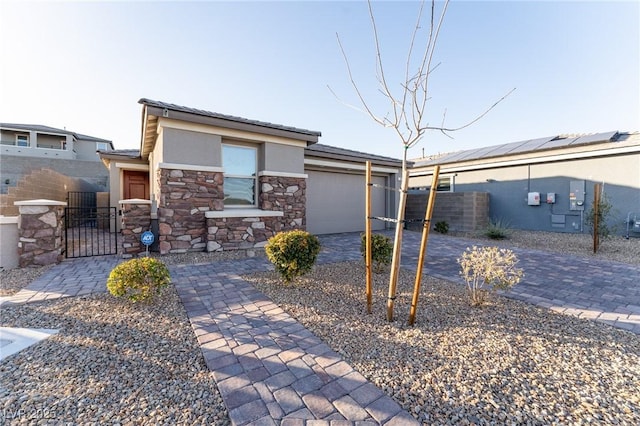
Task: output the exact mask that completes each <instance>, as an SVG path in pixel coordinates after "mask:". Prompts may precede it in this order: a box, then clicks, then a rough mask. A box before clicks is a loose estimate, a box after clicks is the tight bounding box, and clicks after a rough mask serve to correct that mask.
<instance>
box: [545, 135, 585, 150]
mask: <svg viewBox="0 0 640 426" xmlns="http://www.w3.org/2000/svg"><path fill="white" fill-rule="evenodd" d="M576 139H578V138H576V137H571V138H560V139H551V140H550V141H548V142H547V143H545V144H543V145H540V146H539V147H538V149H539V150H541V149H550V148H559V147H563V146H569V145H571V142H573V141H575V140H576Z"/></svg>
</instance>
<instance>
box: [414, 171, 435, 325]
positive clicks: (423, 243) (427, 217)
mask: <svg viewBox="0 0 640 426" xmlns="http://www.w3.org/2000/svg"><path fill="white" fill-rule="evenodd" d="M439 175H440V166H436V167H435V168H434V170H433V179H432V180H431V190H430V191H429V201H428V202H427V210H426V212H425V214H424V224H423V228H422V240H420V255H419V256H418V266H417V269H416V282H415V283H414V285H413V297H412V298H411V311H410V312H409V325H413V323H414V322H415V320H416V310H417V309H418V297H419V295H420V282H421V281H422V266H423V265H424V258H425V255H426V253H427V242H428V241H429V230H430V229H431V216H432V215H433V206H434V204H435V202H436V192H437V191H438V177H439Z"/></svg>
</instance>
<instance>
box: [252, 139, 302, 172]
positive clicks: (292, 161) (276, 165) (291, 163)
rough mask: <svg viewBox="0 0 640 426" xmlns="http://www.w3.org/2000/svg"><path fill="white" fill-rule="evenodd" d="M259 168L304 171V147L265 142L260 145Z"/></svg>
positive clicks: (279, 170)
mask: <svg viewBox="0 0 640 426" xmlns="http://www.w3.org/2000/svg"><path fill="white" fill-rule="evenodd" d="M258 166H259V168H260V170H268V171H278V172H286V173H304V147H301V146H291V145H281V144H276V143H270V142H265V143H264V144H262V145H261V147H260V153H259V159H258Z"/></svg>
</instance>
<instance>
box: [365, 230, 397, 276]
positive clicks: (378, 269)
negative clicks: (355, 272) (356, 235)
mask: <svg viewBox="0 0 640 426" xmlns="http://www.w3.org/2000/svg"><path fill="white" fill-rule="evenodd" d="M360 253H362V256H363V257H364V256H366V254H367V236H366V234H362V235H361V236H360ZM392 256H393V244H392V243H391V238H389V237H385V236H384V235H381V234H371V261H372V262H373V272H375V273H377V274H380V273H382V272H384V270H385V266H386V265H389V264H391V258H392Z"/></svg>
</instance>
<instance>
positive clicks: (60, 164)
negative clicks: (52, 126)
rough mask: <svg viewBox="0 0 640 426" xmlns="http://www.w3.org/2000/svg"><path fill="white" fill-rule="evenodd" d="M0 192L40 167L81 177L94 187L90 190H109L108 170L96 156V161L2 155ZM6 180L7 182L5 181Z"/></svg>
mask: <svg viewBox="0 0 640 426" xmlns="http://www.w3.org/2000/svg"><path fill="white" fill-rule="evenodd" d="M1 161H2V165H1V167H0V194H7V193H8V192H9V189H10V188H12V187H15V186H17V184H18V182H19V181H20V180H21V179H22V178H23V177H25V176H27V175H29V174H30V173H33V172H35V171H37V170H40V169H50V170H53V171H56V172H58V173H60V174H62V175H65V176H69V177H72V178H81V179H83V180H84V181H85V182H88V183H89V184H92V185H94V186H95V188H93V189H90V190H89V191H91V192H103V191H108V190H109V171H108V170H107V168H106V167H105V166H104V164H102V162H100V161H99V160H98V158H97V156H96V161H88V160H65V159H59V158H58V159H56V158H33V157H20V156H16V155H4V154H3V155H2V160H1ZM7 182H8V183H7Z"/></svg>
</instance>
